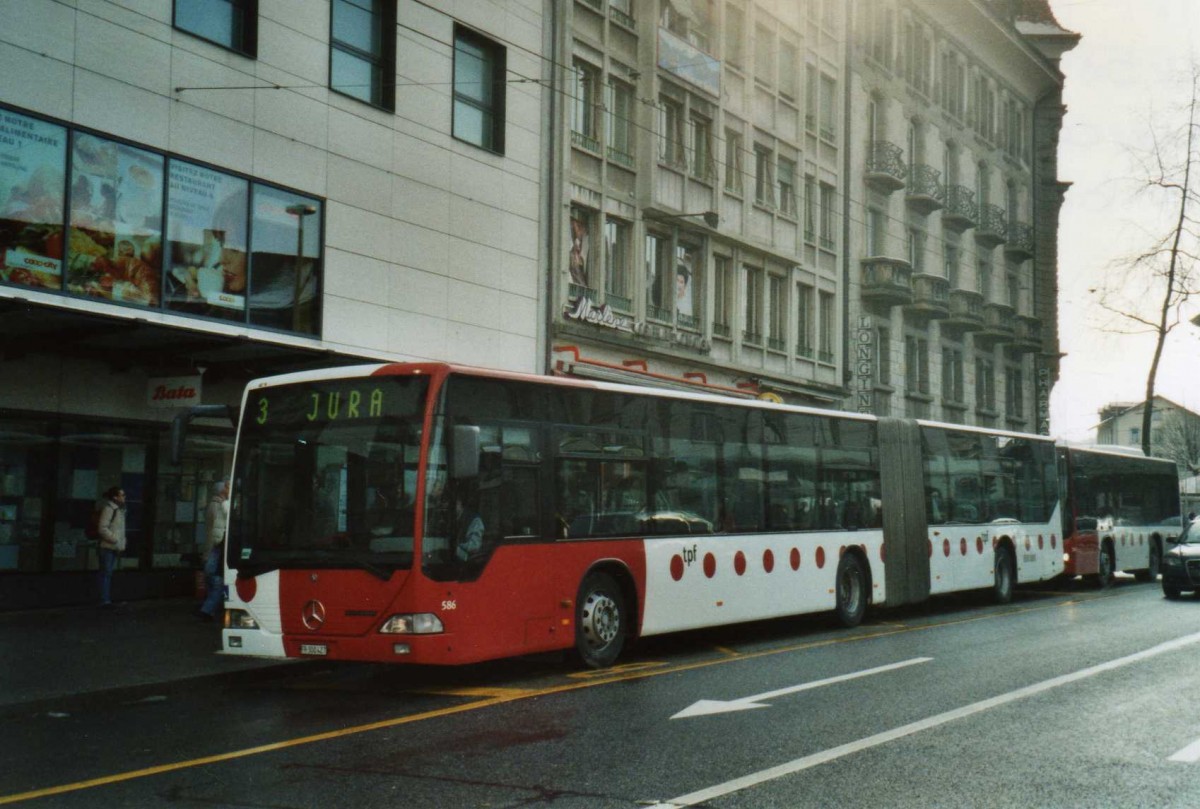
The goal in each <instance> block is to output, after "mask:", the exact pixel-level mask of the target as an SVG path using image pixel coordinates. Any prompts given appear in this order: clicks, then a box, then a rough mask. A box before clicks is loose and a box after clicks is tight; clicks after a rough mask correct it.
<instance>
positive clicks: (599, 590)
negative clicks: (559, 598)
mask: <svg viewBox="0 0 1200 809" xmlns="http://www.w3.org/2000/svg"><path fill="white" fill-rule="evenodd" d="M627 619H628V613H627V612H626V608H625V598H624V596H623V595H622V593H621V588H620V587H619V586H618V585H617V583H616V581H614V580H613V577H612V576H610V575H608V574H607V573H602V572H599V571H595V572H592V573H589V574H587V575H586V576H584V577H583V583H582V584H580V585H579V598H578V599H577V600H576V602H575V652H576V654H577V655H578V656H579V660H580V662H582V663H583V664H584V665H585V666H587V667H588V668H592V669H602V668H607V667H608V666H611V665H612V664H613V662H614V661H616V659H617V657H618V656H619V655H620V654H621V649H622V648H624V646H625V636H626V634H627V630H626V626H625V624H626V621H627Z"/></svg>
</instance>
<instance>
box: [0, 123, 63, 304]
mask: <svg viewBox="0 0 1200 809" xmlns="http://www.w3.org/2000/svg"><path fill="white" fill-rule="evenodd" d="M0 130H2V131H3V132H4V133H5V135H6V137H5V138H4V139H2V140H0V199H3V200H4V205H3V207H2V208H0V281H4V282H6V283H10V284H19V285H21V286H27V287H36V288H46V289H54V290H60V289H62V283H63V186H64V182H63V171H64V167H65V166H66V164H67V130H66V129H64V128H63V127H61V126H55V125H53V124H48V123H45V122H43V121H38V120H35V119H33V118H28V117H26V116H24V115H19V114H17V113H15V112H9V111H8V110H3V109H0Z"/></svg>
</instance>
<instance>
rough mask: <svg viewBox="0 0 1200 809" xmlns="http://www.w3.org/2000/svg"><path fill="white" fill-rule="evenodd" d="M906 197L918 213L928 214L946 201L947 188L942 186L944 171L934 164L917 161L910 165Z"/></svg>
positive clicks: (909, 204)
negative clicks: (936, 167) (929, 164)
mask: <svg viewBox="0 0 1200 809" xmlns="http://www.w3.org/2000/svg"><path fill="white" fill-rule="evenodd" d="M904 198H905V200H906V201H907V202H908V206H909V207H910V208H912V209H913V210H915V211H917V212H918V213H922V214H928V213H932V212H933V211H936V210H937V209H938V208H941V207H942V206H943V205H944V204H945V203H946V189H945V188H944V187H943V186H942V173H941V172H940V171H938V170H937V169H935V168H934V167H933V166H927V165H925V164H924V163H916V164H914V165H911V166H909V167H908V188H907V189H905V192H904Z"/></svg>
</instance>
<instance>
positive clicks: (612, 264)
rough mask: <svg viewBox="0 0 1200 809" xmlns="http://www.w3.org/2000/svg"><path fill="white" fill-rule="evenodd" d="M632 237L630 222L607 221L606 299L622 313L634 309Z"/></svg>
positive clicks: (605, 258) (605, 253)
mask: <svg viewBox="0 0 1200 809" xmlns="http://www.w3.org/2000/svg"><path fill="white" fill-rule="evenodd" d="M632 237H633V228H632V227H631V226H630V224H629V223H628V222H623V221H621V220H620V219H613V218H611V217H610V218H608V219H606V220H605V222H604V247H605V250H604V264H605V274H604V298H605V301H606V302H607V303H608V304H609V305H610V306H612V307H613V308H614V309H619V310H621V311H622V312H629V311H632V309H633V279H632V278H631V274H632V273H631V270H632V263H631V259H632V256H631V255H630V245H631V244H632Z"/></svg>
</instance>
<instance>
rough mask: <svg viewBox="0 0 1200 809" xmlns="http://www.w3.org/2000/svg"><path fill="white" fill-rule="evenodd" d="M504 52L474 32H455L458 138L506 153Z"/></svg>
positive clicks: (455, 129)
mask: <svg viewBox="0 0 1200 809" xmlns="http://www.w3.org/2000/svg"><path fill="white" fill-rule="evenodd" d="M504 76H505V52H504V48H502V47H500V46H499V45H497V44H496V43H495V42H492V41H491V40H489V39H486V38H485V37H481V36H479V35H478V34H476V33H475V32H474V31H469V30H467V29H465V28H460V27H455V29H454V137H455V138H457V139H458V140H461V141H466V142H467V143H470V144H473V145H475V146H479V147H480V148H483V149H487V150H488V151H492V152H496V153H499V154H503V152H504V97H505V92H504V88H505V82H504Z"/></svg>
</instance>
